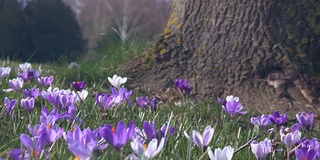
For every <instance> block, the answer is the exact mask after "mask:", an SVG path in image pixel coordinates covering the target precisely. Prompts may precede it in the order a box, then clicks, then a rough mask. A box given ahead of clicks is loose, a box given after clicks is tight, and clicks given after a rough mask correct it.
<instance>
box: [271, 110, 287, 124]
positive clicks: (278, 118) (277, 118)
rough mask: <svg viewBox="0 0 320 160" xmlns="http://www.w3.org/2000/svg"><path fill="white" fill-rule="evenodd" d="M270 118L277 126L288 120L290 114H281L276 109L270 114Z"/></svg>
mask: <svg viewBox="0 0 320 160" xmlns="http://www.w3.org/2000/svg"><path fill="white" fill-rule="evenodd" d="M269 118H270V121H271V122H272V123H273V124H275V125H277V126H281V125H282V124H284V123H286V122H287V120H288V116H287V115H286V114H280V113H279V112H278V111H274V112H273V114H272V115H270V116H269Z"/></svg>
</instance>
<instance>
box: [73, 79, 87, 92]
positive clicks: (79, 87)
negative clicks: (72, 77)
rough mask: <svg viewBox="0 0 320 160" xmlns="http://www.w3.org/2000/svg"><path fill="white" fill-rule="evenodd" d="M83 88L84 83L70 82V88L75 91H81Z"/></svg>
mask: <svg viewBox="0 0 320 160" xmlns="http://www.w3.org/2000/svg"><path fill="white" fill-rule="evenodd" d="M85 86H86V82H83V81H74V82H72V87H73V88H74V89H75V90H76V91H81V90H82V89H83V88H84V87H85Z"/></svg>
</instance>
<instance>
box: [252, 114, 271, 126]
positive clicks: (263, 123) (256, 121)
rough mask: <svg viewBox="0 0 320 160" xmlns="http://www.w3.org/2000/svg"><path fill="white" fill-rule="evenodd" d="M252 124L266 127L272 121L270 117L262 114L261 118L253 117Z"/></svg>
mask: <svg viewBox="0 0 320 160" xmlns="http://www.w3.org/2000/svg"><path fill="white" fill-rule="evenodd" d="M251 123H252V124H253V125H255V126H261V127H266V126H268V125H270V124H271V121H270V118H269V115H266V114H262V115H261V116H258V117H252V118H251Z"/></svg>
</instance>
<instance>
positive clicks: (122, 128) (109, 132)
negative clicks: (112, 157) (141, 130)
mask: <svg viewBox="0 0 320 160" xmlns="http://www.w3.org/2000/svg"><path fill="white" fill-rule="evenodd" d="M134 128H135V125H134V122H133V121H131V122H130V123H129V128H127V126H126V124H125V123H124V122H123V121H119V122H118V124H117V126H116V127H112V126H111V125H109V124H106V125H105V126H104V127H99V133H100V135H101V137H102V138H104V139H105V140H106V141H107V142H108V143H109V144H110V145H112V146H113V147H114V148H115V149H116V150H117V151H120V150H121V149H122V147H123V146H124V145H125V144H126V143H127V142H128V140H129V139H131V137H132V135H133V133H134Z"/></svg>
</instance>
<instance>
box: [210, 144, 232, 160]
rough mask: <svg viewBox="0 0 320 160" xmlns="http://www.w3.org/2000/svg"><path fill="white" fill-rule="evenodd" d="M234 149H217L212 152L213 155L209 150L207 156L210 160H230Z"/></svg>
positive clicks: (228, 147) (229, 147)
mask: <svg viewBox="0 0 320 160" xmlns="http://www.w3.org/2000/svg"><path fill="white" fill-rule="evenodd" d="M233 152H234V149H233V148H232V147H231V146H227V147H224V148H223V150H221V148H217V149H215V150H214V154H213V153H212V151H211V149H209V151H208V154H209V157H210V159H211V160H231V159H232V156H233Z"/></svg>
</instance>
